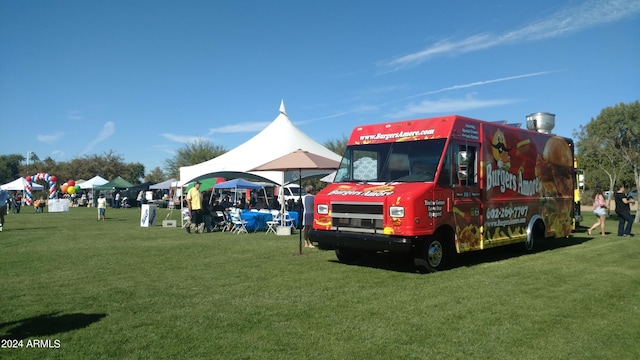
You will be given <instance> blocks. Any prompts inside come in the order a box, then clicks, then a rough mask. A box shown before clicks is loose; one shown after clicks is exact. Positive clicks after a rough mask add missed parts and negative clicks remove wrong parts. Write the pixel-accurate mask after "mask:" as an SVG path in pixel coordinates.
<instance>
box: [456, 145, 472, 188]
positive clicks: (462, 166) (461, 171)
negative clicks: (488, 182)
mask: <svg viewBox="0 0 640 360" xmlns="http://www.w3.org/2000/svg"><path fill="white" fill-rule="evenodd" d="M456 162H457V165H458V180H463V181H464V180H467V164H468V162H469V156H468V154H467V152H466V151H460V152H459V153H458V157H457V159H456Z"/></svg>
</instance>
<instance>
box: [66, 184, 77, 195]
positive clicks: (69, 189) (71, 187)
mask: <svg viewBox="0 0 640 360" xmlns="http://www.w3.org/2000/svg"><path fill="white" fill-rule="evenodd" d="M67 192H68V193H69V194H75V193H76V188H74V187H73V186H69V187H68V188H67Z"/></svg>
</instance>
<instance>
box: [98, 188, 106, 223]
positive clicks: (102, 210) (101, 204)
mask: <svg viewBox="0 0 640 360" xmlns="http://www.w3.org/2000/svg"><path fill="white" fill-rule="evenodd" d="M106 212H107V199H105V198H104V195H103V194H100V197H99V198H98V221H100V220H106V216H105V215H106Z"/></svg>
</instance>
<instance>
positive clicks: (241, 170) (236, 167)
mask: <svg viewBox="0 0 640 360" xmlns="http://www.w3.org/2000/svg"><path fill="white" fill-rule="evenodd" d="M297 149H302V150H306V151H308V152H311V153H314V154H317V155H321V156H324V157H327V158H329V159H333V160H336V161H340V160H341V156H340V155H338V154H336V153H334V152H333V151H331V150H329V149H327V148H326V147H324V146H322V145H321V144H319V143H317V142H316V141H315V140H313V139H312V138H311V137H309V136H308V135H307V134H305V133H303V132H302V131H300V129H298V128H297V127H295V125H293V123H292V122H291V120H289V116H288V115H287V110H286V109H285V107H284V100H283V101H282V102H281V103H280V114H278V116H277V117H276V118H275V120H273V122H272V123H271V124H269V125H268V126H267V127H266V128H264V129H263V130H262V131H261V132H259V133H258V134H257V135H256V136H254V137H252V138H251V139H249V140H247V141H246V142H245V143H243V144H241V145H239V146H238V147H236V148H234V149H232V150H230V151H229V152H227V153H224V154H222V155H220V156H218V157H216V158H213V159H211V160H208V161H205V162H202V163H200V164H196V165H192V166H184V167H181V168H180V183H182V184H186V183H187V182H191V181H193V180H199V179H202V178H206V177H211V176H219V177H224V178H240V177H247V178H251V179H254V180H257V181H268V182H272V183H276V184H283V179H284V183H285V184H286V183H289V182H291V181H293V180H296V179H297V176H298V171H295V172H290V173H287V174H285V173H284V172H282V171H250V170H251V169H253V168H256V167H258V166H260V165H262V164H264V163H267V162H269V161H271V160H275V159H277V158H279V157H282V156H284V155H287V154H289V153H291V152H293V151H295V150H297ZM327 172H328V171H317V170H316V171H303V172H302V174H303V175H302V176H303V177H305V176H310V175H313V174H322V173H325V174H326V173H327ZM285 175H286V176H285ZM294 176H295V177H296V178H294Z"/></svg>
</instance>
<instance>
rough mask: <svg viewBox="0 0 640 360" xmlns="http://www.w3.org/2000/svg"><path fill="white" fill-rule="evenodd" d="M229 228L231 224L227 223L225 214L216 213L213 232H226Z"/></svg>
mask: <svg viewBox="0 0 640 360" xmlns="http://www.w3.org/2000/svg"><path fill="white" fill-rule="evenodd" d="M228 228H229V222H228V221H227V217H226V216H225V214H224V212H222V211H216V212H215V213H214V215H213V230H216V229H218V230H220V231H222V232H224V231H225V230H227V229H228Z"/></svg>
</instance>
